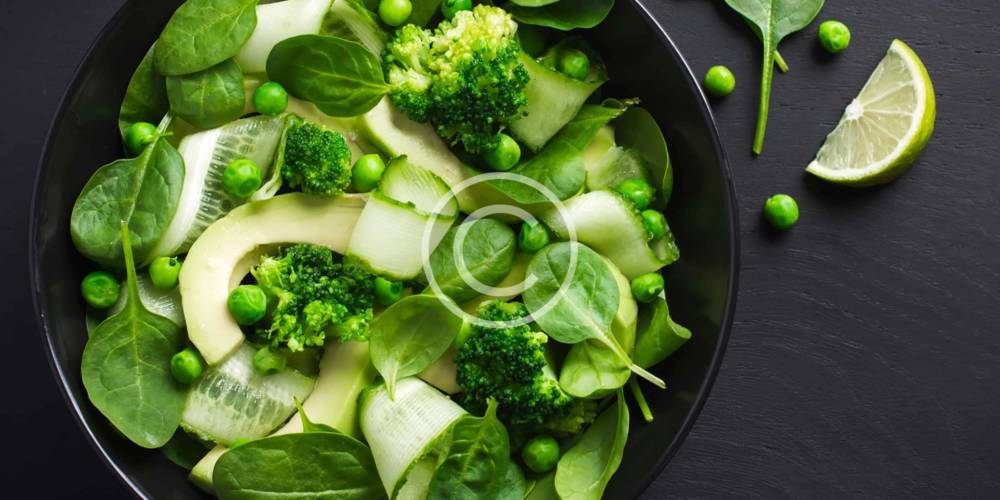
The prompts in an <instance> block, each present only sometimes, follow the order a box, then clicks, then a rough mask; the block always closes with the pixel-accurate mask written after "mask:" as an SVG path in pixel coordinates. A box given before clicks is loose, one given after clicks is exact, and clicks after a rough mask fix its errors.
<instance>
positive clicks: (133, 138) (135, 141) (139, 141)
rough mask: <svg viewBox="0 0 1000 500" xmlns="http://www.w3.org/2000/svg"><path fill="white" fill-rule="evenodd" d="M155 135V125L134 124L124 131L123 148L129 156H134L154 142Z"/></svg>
mask: <svg viewBox="0 0 1000 500" xmlns="http://www.w3.org/2000/svg"><path fill="white" fill-rule="evenodd" d="M156 134H157V131H156V125H153V124H152V123H146V122H135V123H133V124H132V125H129V126H128V128H126V129H125V148H126V149H128V152H129V154H131V155H132V156H136V155H138V154H139V153H141V152H142V150H143V149H145V148H146V146H148V145H150V144H152V143H153V141H155V140H156Z"/></svg>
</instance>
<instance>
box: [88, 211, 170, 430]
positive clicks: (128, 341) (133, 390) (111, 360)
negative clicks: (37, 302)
mask: <svg viewBox="0 0 1000 500" xmlns="http://www.w3.org/2000/svg"><path fill="white" fill-rule="evenodd" d="M119 231H121V236H120V237H121V241H122V247H123V248H124V258H125V269H126V275H127V277H128V279H127V282H128V287H127V290H126V293H127V294H128V298H127V299H126V302H125V308H124V309H122V310H121V312H119V313H117V314H114V315H112V316H111V317H109V318H108V319H106V320H104V322H102V323H101V324H100V325H99V326H98V327H97V329H95V330H94V334H93V335H92V336H91V337H90V338H89V339H88V340H87V345H86V346H85V347H84V348H83V359H82V360H81V362H80V369H81V372H82V375H83V386H84V387H85V388H86V389H87V396H88V397H89V398H90V402H91V403H93V404H94V407H96V408H97V409H98V410H99V411H100V412H101V414H103V415H104V416H105V417H106V418H107V419H108V420H110V421H111V424H112V425H114V426H115V428H117V429H118V430H119V431H121V433H122V434H124V435H125V437H127V438H129V439H130V440H131V441H132V442H133V443H135V444H137V445H139V446H142V447H143V448H159V447H161V446H163V445H164V444H166V443H167V441H169V440H170V438H171V437H172V436H173V435H174V432H175V431H176V430H177V426H178V425H180V421H181V413H182V412H183V411H184V401H185V391H184V388H182V387H181V386H180V385H179V384H178V383H177V382H176V381H175V380H174V378H173V376H172V375H171V374H170V358H171V357H172V356H173V355H174V353H176V352H177V351H180V350H181V349H182V348H183V347H184V334H183V333H182V332H181V329H180V327H178V326H177V325H176V324H174V322H173V321H170V320H169V319H167V318H164V317H162V316H157V315H155V314H153V313H151V312H149V311H147V310H146V308H145V307H144V306H143V305H142V301H141V300H140V298H139V287H138V285H137V284H136V277H135V261H134V260H133V258H132V245H131V244H130V241H129V232H128V226H127V225H126V224H122V225H120V226H119Z"/></svg>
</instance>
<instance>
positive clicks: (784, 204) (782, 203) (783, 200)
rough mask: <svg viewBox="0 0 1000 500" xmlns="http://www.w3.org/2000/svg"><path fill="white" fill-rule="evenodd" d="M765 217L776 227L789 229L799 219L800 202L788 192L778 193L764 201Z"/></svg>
mask: <svg viewBox="0 0 1000 500" xmlns="http://www.w3.org/2000/svg"><path fill="white" fill-rule="evenodd" d="M764 217H765V218H767V221H768V222H770V223H771V225H772V226H774V227H775V229H789V228H791V227H792V226H794V225H795V223H796V222H798V221H799V204H798V203H796V202H795V198H792V197H791V196H788V195H787V194H776V195H774V196H772V197H770V198H768V199H767V201H766V202H765V203H764Z"/></svg>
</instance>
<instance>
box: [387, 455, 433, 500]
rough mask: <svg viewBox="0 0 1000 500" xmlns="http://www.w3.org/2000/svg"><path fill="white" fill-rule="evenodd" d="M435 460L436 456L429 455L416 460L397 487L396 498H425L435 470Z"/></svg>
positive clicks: (421, 499) (407, 499)
mask: <svg viewBox="0 0 1000 500" xmlns="http://www.w3.org/2000/svg"><path fill="white" fill-rule="evenodd" d="M437 460H438V459H437V457H435V456H429V457H426V458H424V459H423V460H421V461H419V462H417V463H416V465H414V466H413V467H412V468H411V469H410V473H409V474H407V475H406V481H404V482H403V485H402V486H400V487H399V494H398V495H396V500H427V493H428V491H429V490H430V489H431V480H433V479H434V473H435V472H437Z"/></svg>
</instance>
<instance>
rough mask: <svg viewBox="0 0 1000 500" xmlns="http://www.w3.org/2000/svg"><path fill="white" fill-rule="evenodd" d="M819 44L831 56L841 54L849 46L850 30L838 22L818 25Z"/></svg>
mask: <svg viewBox="0 0 1000 500" xmlns="http://www.w3.org/2000/svg"><path fill="white" fill-rule="evenodd" d="M819 44H820V45H822V46H823V49H825V50H826V51H827V52H829V53H831V54H838V53H840V52H843V51H845V50H847V47H848V46H849V45H850V44H851V30H850V29H849V28H848V27H847V25H846V24H844V23H842V22H840V21H826V22H824V23H823V24H821V25H819Z"/></svg>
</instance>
